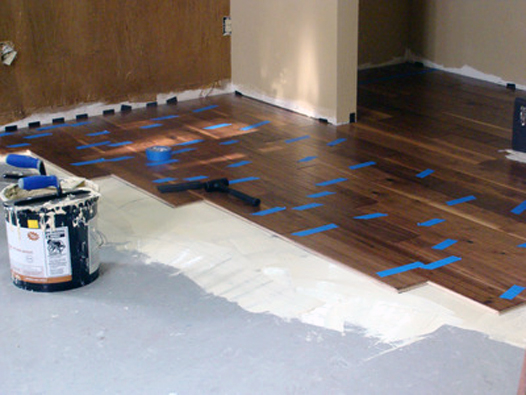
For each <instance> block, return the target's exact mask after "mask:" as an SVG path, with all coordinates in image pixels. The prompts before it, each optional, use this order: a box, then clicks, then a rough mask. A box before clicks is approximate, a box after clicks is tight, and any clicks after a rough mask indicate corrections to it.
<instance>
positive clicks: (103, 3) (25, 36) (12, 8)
mask: <svg viewBox="0 0 526 395" xmlns="http://www.w3.org/2000/svg"><path fill="white" fill-rule="evenodd" d="M229 13H230V6H229V0H198V1H197V0H177V1H175V0H174V1H166V0H149V1H132V0H129V1H118V0H76V1H70V0H50V1H45V2H43V1H39V0H3V1H2V2H0V40H10V41H13V42H14V43H15V46H16V49H17V50H18V52H19V55H18V57H17V60H16V61H15V63H14V64H13V65H12V66H10V67H6V66H2V67H0V90H1V91H0V93H1V95H0V123H7V122H10V121H11V120H14V119H17V118H20V117H22V116H25V115H28V114H30V113H33V112H35V111H38V110H46V109H51V108H57V107H65V106H72V105H77V104H79V103H87V102H96V101H107V102H118V101H125V100H132V101H133V100H136V99H137V100H145V99H147V98H149V97H150V98H153V97H154V95H155V94H157V93H167V92H174V91H182V90H185V89H195V88H200V87H205V86H208V85H210V84H212V83H214V82H217V81H220V80H224V79H229V78H230V38H229V37H224V36H223V35H222V30H221V24H222V17H223V16H225V15H229Z"/></svg>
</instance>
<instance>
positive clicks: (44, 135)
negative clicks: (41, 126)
mask: <svg viewBox="0 0 526 395" xmlns="http://www.w3.org/2000/svg"><path fill="white" fill-rule="evenodd" d="M51 135H52V133H40V134H33V135H31V136H25V137H24V138H25V139H27V140H32V139H39V138H41V137H47V136H51Z"/></svg>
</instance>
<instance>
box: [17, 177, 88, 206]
mask: <svg viewBox="0 0 526 395" xmlns="http://www.w3.org/2000/svg"><path fill="white" fill-rule="evenodd" d="M18 187H19V188H20V189H24V190H26V191H31V190H35V189H44V188H48V187H53V188H55V189H56V190H57V192H56V193H54V194H45V195H38V196H30V197H27V198H23V199H19V200H16V201H15V202H14V203H13V204H14V205H15V206H23V205H28V204H35V203H43V202H47V201H49V200H53V199H60V198H63V197H65V196H79V195H87V194H89V193H90V191H87V190H84V189H76V190H71V191H67V192H65V191H63V190H62V187H61V186H60V180H59V179H58V177H57V176H29V177H24V178H21V179H19V180H18Z"/></svg>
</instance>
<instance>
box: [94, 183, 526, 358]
mask: <svg viewBox="0 0 526 395" xmlns="http://www.w3.org/2000/svg"><path fill="white" fill-rule="evenodd" d="M96 182H97V183H98V184H99V185H100V187H101V193H102V198H101V200H100V206H99V228H100V231H101V232H102V233H103V234H104V235H105V236H106V238H107V240H106V243H108V244H110V245H111V246H115V247H117V248H120V249H124V250H128V251H131V252H134V253H136V254H138V255H140V256H141V259H143V260H146V261H147V262H152V263H153V262H158V263H162V264H165V265H169V266H171V267H173V275H174V276H175V275H178V274H179V273H183V274H184V275H186V276H187V277H189V278H190V279H192V280H193V281H194V282H196V283H197V284H198V285H199V286H200V287H202V288H203V289H204V290H205V291H207V292H209V293H211V294H213V295H216V296H220V297H224V298H226V299H227V300H229V301H231V302H235V303H237V304H238V305H239V306H241V307H242V308H244V309H245V310H248V311H250V312H255V313H259V312H269V313H271V314H274V315H276V316H279V317H281V318H283V319H286V320H294V319H297V320H300V321H301V322H304V323H309V324H313V325H317V326H319V327H323V328H328V329H333V330H336V331H340V332H341V333H345V331H346V330H349V328H356V327H358V328H361V330H363V333H364V334H366V335H367V336H369V337H372V338H375V339H377V340H378V341H379V342H383V343H388V344H390V345H392V346H393V347H395V348H396V347H400V346H403V345H407V344H410V343H413V342H415V341H418V340H420V339H422V338H425V337H426V336H428V335H429V334H431V333H433V332H434V331H436V330H437V329H439V328H440V327H442V326H444V325H450V326H454V327H458V328H463V329H470V330H474V331H478V332H481V333H483V334H486V335H488V336H489V337H491V338H492V339H495V340H498V341H502V342H506V343H508V344H511V345H515V346H518V347H522V348H525V347H526V330H525V329H526V308H524V307H522V308H518V309H515V310H512V311H510V312H507V313H505V314H502V315H498V314H496V313H493V312H491V311H489V310H488V309H487V308H485V307H482V306H480V305H477V304H476V303H474V302H472V301H468V300H466V299H464V298H461V297H459V296H457V295H454V294H452V293H450V292H449V291H446V290H443V289H440V288H438V287H435V286H432V285H426V286H422V287H420V288H418V289H415V290H412V291H409V292H406V293H403V294H397V293H396V292H394V291H393V290H391V289H390V288H388V287H386V286H385V285H383V284H381V283H379V282H376V281H375V280H374V279H372V278H370V277H367V276H365V275H363V274H361V273H359V272H357V271H354V270H351V269H349V268H347V267H345V266H343V265H340V264H338V263H335V262H332V261H329V260H327V259H324V258H322V257H319V256H317V255H314V254H312V253H311V252H309V251H306V250H304V249H302V248H300V247H298V246H297V245H295V244H293V243H291V242H289V241H287V240H284V239H282V238H281V237H278V236H276V235H275V234H273V233H271V232H269V231H266V230H264V229H261V228H260V227H258V226H256V225H254V224H252V223H249V222H247V221H245V220H244V219H241V218H238V217H236V216H235V215H233V214H231V213H228V212H225V211H224V210H222V209H219V208H217V207H215V206H212V205H210V204H208V203H206V202H199V203H193V204H189V205H186V206H182V207H178V208H173V207H170V206H168V205H166V204H164V203H163V202H161V201H159V200H157V199H156V198H154V197H152V196H150V195H148V194H146V193H144V192H142V191H140V190H138V189H136V188H134V187H132V186H130V185H127V184H126V183H124V182H122V181H120V180H118V179H116V178H105V179H100V180H96ZM353 330H356V329H353Z"/></svg>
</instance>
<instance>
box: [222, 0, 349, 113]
mask: <svg viewBox="0 0 526 395" xmlns="http://www.w3.org/2000/svg"><path fill="white" fill-rule="evenodd" d="M339 9H340V11H341V14H340V16H339V14H338V11H339ZM357 12H358V0H265V1H261V0H231V14H232V27H233V35H232V82H233V84H234V86H236V87H237V88H238V89H239V90H240V91H241V92H242V93H244V94H246V95H248V96H253V97H256V98H259V99H262V100H265V101H269V102H272V103H274V104H277V105H281V106H284V107H287V108H290V109H292V110H296V111H299V112H302V113H305V114H308V115H311V116H315V117H322V118H327V119H329V120H331V121H334V122H347V121H348V117H349V115H348V114H349V112H355V111H356V109H355V106H356V105H355V99H353V98H349V97H347V98H344V96H343V95H342V96H341V99H340V105H341V106H351V107H350V108H346V109H345V110H342V111H341V113H342V114H343V113H344V112H346V113H347V115H346V116H345V119H339V118H338V117H339V115H338V114H337V106H338V92H337V90H338V89H337V86H339V84H340V83H342V84H350V86H347V87H342V89H344V88H346V89H347V90H348V91H349V92H352V93H351V94H349V95H348V96H353V97H354V96H355V95H356V84H355V83H354V85H352V84H353V81H354V77H353V73H355V72H356V70H353V69H356V61H354V63H355V65H354V67H351V66H350V65H346V66H345V69H346V71H347V72H348V73H349V75H351V77H350V78H346V80H344V81H341V82H339V81H338V59H339V52H338V48H339V46H340V49H342V48H343V46H345V51H349V52H351V53H353V52H356V51H357V32H356V29H355V31H354V33H353V31H352V30H350V29H348V27H347V25H346V27H345V28H346V29H348V30H347V31H349V32H350V34H351V36H348V37H342V36H339V35H338V29H339V28H340V29H341V28H342V25H341V24H340V26H339V25H338V21H339V20H341V19H340V18H343V19H345V20H346V22H345V23H346V24H348V23H351V24H352V23H355V22H354V21H355V20H356V17H357ZM344 13H347V14H349V13H350V14H351V15H347V17H346V16H345V15H344ZM353 14H354V15H353ZM352 34H354V37H353V36H352ZM349 56H351V57H353V58H354V59H356V56H355V55H348V54H343V52H342V53H340V60H341V61H342V62H343V63H342V66H341V67H344V66H343V64H344V63H345V64H347V63H348V62H349ZM351 62H352V60H351ZM342 71H343V70H342ZM340 75H341V73H340ZM352 102H354V105H353V104H352ZM337 118H338V119H337Z"/></svg>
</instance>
